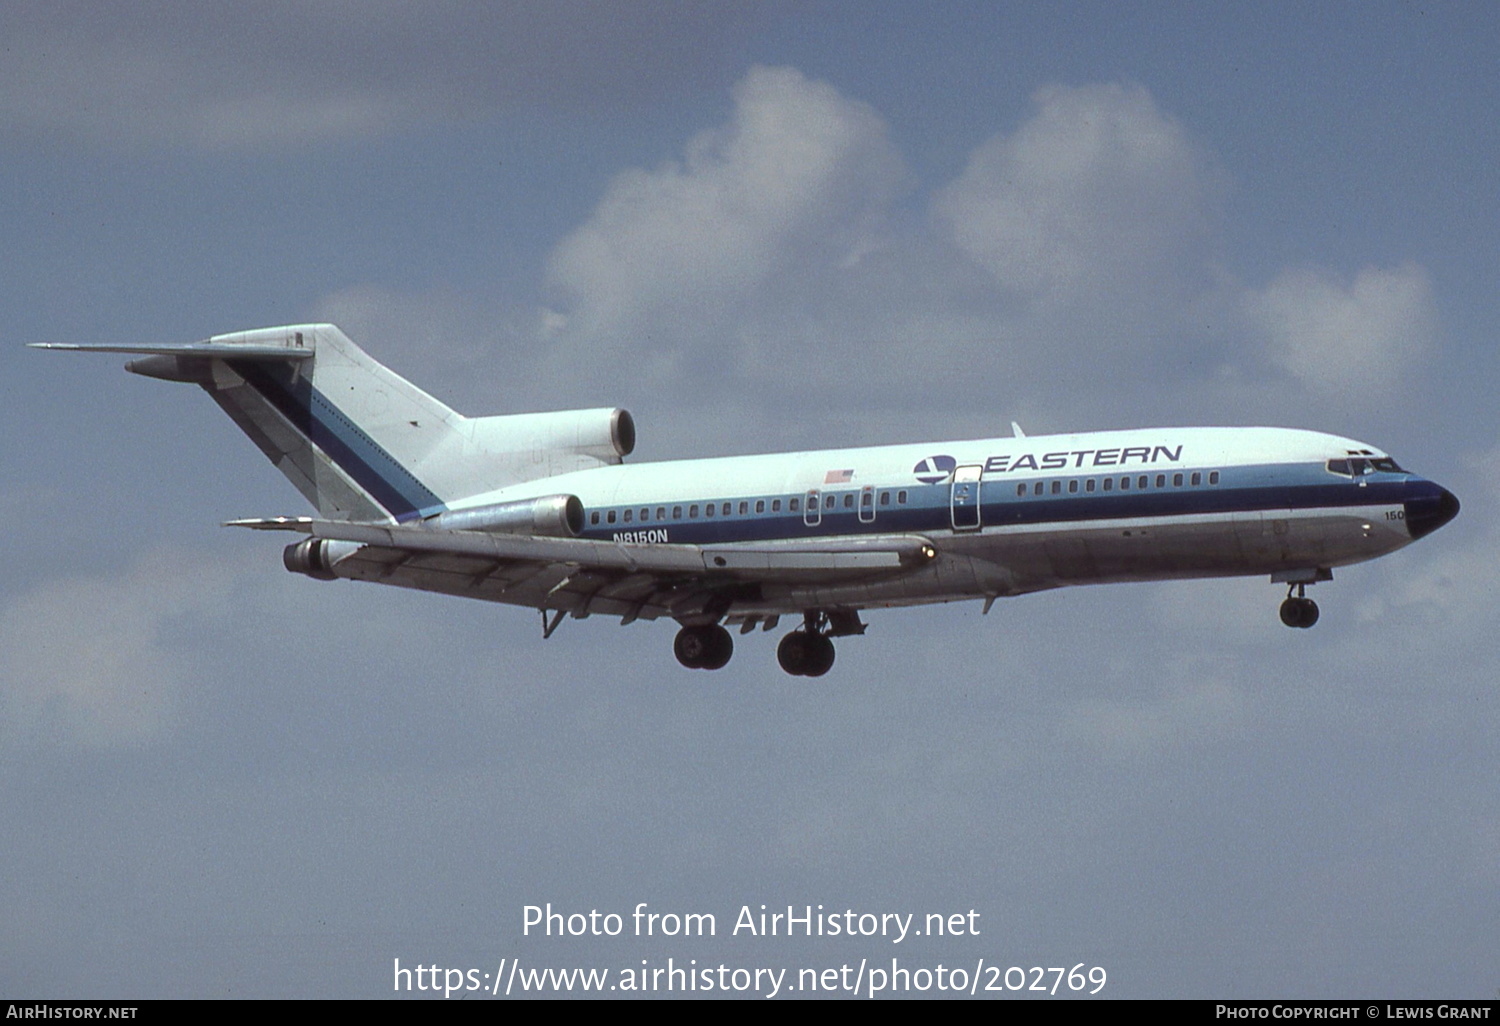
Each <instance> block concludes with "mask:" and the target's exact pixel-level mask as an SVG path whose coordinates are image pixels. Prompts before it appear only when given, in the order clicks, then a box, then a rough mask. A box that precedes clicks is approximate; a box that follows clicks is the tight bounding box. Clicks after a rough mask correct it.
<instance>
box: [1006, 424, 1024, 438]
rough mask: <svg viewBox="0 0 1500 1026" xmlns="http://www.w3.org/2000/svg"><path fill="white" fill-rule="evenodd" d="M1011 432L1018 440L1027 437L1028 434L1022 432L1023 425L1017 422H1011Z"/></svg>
mask: <svg viewBox="0 0 1500 1026" xmlns="http://www.w3.org/2000/svg"><path fill="white" fill-rule="evenodd" d="M1010 430H1011V432H1012V433H1013V434H1014V435H1015V436H1016V437H1017V438H1025V437H1026V432H1024V431H1022V430H1021V425H1019V424H1017V423H1016V422H1015V421H1011V422H1010Z"/></svg>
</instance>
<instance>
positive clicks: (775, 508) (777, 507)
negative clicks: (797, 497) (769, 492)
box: [771, 499, 781, 513]
mask: <svg viewBox="0 0 1500 1026" xmlns="http://www.w3.org/2000/svg"><path fill="white" fill-rule="evenodd" d="M771 512H772V513H780V512H781V500H780V499H772V500H771Z"/></svg>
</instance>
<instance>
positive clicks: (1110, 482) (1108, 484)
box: [1104, 477, 1115, 492]
mask: <svg viewBox="0 0 1500 1026" xmlns="http://www.w3.org/2000/svg"><path fill="white" fill-rule="evenodd" d="M1114 486H1115V479H1114V478H1112V477H1106V478H1105V479H1104V490H1105V491H1106V492H1107V491H1109V490H1110V489H1112V488H1114Z"/></svg>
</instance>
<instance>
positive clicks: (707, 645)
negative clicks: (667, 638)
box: [672, 623, 734, 670]
mask: <svg viewBox="0 0 1500 1026" xmlns="http://www.w3.org/2000/svg"><path fill="white" fill-rule="evenodd" d="M672 653H673V654H674V655H675V656H677V661H678V662H679V663H681V664H682V665H683V666H686V667H687V668H688V669H689V670H718V669H721V668H722V667H723V666H724V664H725V663H727V662H729V657H730V656H732V655H734V639H733V638H731V637H730V636H729V632H728V631H726V630H725V629H724V628H722V627H720V626H719V625H718V624H716V623H705V624H699V625H697V626H694V627H684V628H683V629H682V630H680V631H678V632H677V638H676V640H675V641H673V642H672Z"/></svg>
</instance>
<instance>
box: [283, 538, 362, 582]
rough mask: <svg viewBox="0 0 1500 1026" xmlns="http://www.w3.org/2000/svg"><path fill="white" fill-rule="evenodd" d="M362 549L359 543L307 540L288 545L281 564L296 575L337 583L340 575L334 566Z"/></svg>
mask: <svg viewBox="0 0 1500 1026" xmlns="http://www.w3.org/2000/svg"><path fill="white" fill-rule="evenodd" d="M360 548H361V546H360V544H359V543H358V542H349V541H329V540H328V539H327V538H307V539H305V540H303V541H299V542H297V543H296V544H294V545H288V546H287V547H286V549H285V550H283V551H282V553H281V562H282V564H283V565H284V566H285V567H286V568H287V569H288V570H290V571H291V572H292V573H294V574H306V575H307V576H308V577H312V578H314V579H316V580H319V581H336V580H338V578H339V575H338V574H336V573H334V572H333V567H334V564H336V563H337V562H338V561H339V560H341V559H343V558H344V557H345V556H348V555H351V554H353V553H354V552H357V551H359V549H360Z"/></svg>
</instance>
